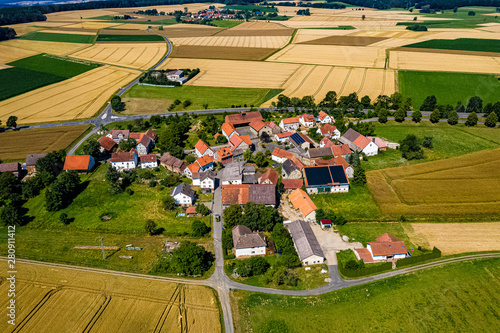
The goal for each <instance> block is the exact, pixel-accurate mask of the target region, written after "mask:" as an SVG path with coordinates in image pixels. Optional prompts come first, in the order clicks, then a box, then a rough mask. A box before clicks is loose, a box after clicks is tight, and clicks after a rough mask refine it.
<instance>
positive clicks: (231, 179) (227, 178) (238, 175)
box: [222, 163, 243, 185]
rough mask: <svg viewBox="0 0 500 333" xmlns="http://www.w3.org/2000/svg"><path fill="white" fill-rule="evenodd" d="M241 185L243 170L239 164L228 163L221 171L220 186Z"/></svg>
mask: <svg viewBox="0 0 500 333" xmlns="http://www.w3.org/2000/svg"><path fill="white" fill-rule="evenodd" d="M242 183H243V170H242V166H241V165H240V164H239V163H230V164H228V165H227V166H226V167H225V168H224V169H223V171H222V185H231V184H233V185H239V184H242Z"/></svg>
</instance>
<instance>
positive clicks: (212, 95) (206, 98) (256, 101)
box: [124, 85, 280, 112]
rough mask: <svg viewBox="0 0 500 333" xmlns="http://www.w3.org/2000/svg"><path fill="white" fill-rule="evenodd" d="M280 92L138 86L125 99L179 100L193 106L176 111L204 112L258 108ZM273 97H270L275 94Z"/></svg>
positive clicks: (276, 90) (270, 90) (180, 107)
mask: <svg viewBox="0 0 500 333" xmlns="http://www.w3.org/2000/svg"><path fill="white" fill-rule="evenodd" d="M279 92H280V90H279V89H264V88H262V89H260V88H255V89H246V88H220V87H197V86H181V87H175V88H167V87H151V86H139V85H136V86H134V87H133V88H132V89H130V90H129V91H128V92H127V93H126V94H125V96H124V97H128V98H152V99H163V100H168V101H170V102H173V101H174V100H176V99H179V100H180V101H181V102H184V101H185V100H189V101H191V105H190V106H188V107H187V108H184V107H183V106H182V104H181V105H179V106H177V107H176V108H175V109H174V110H173V112H175V111H184V110H203V109H205V107H204V104H208V108H209V109H218V108H228V107H231V106H232V105H242V106H243V105H244V104H246V105H247V106H251V105H255V106H258V105H260V104H262V103H264V102H265V101H266V99H270V98H272V97H273V96H274V95H276V94H278V93H279ZM273 93H274V95H273V96H270V95H271V94H273Z"/></svg>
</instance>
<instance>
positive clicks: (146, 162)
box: [139, 154, 158, 169]
mask: <svg viewBox="0 0 500 333" xmlns="http://www.w3.org/2000/svg"><path fill="white" fill-rule="evenodd" d="M139 159H140V161H141V168H142V169H153V168H156V167H157V166H158V157H156V154H148V155H142V156H141V157H140V158H139Z"/></svg>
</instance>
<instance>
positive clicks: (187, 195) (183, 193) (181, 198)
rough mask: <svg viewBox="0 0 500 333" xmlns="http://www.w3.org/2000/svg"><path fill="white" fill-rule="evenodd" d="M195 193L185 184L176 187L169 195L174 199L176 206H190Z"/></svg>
mask: <svg viewBox="0 0 500 333" xmlns="http://www.w3.org/2000/svg"><path fill="white" fill-rule="evenodd" d="M194 194H195V191H194V190H193V189H191V186H189V185H188V184H186V183H180V184H179V185H177V186H176V187H175V188H174V190H173V191H172V194H171V195H170V196H171V197H172V198H174V199H175V204H176V205H181V206H191V205H192V204H193V202H194Z"/></svg>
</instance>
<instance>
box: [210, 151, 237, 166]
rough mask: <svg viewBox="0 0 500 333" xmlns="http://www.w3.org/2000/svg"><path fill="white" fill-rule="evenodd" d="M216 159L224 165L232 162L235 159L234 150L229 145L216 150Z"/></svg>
mask: <svg viewBox="0 0 500 333" xmlns="http://www.w3.org/2000/svg"><path fill="white" fill-rule="evenodd" d="M214 161H215V162H220V163H222V165H226V164H228V163H231V162H232V161H233V152H232V151H231V149H230V148H228V147H224V148H221V149H219V150H217V151H216V152H215V154H214Z"/></svg>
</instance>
